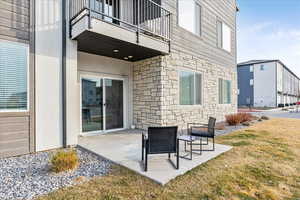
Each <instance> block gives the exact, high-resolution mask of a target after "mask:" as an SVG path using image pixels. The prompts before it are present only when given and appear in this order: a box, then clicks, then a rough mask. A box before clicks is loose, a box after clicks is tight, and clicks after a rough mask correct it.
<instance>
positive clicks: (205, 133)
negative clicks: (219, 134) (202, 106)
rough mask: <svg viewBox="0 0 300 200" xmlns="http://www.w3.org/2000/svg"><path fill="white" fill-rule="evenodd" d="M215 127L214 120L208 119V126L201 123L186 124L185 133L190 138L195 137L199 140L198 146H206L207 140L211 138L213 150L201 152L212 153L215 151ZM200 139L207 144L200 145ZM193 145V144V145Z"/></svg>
mask: <svg viewBox="0 0 300 200" xmlns="http://www.w3.org/2000/svg"><path fill="white" fill-rule="evenodd" d="M215 126H216V118H213V117H210V118H209V120H208V124H202V123H188V125H187V131H188V134H189V135H191V136H195V137H198V138H200V144H198V145H208V144H209V143H208V139H209V138H211V139H212V141H213V149H209V150H203V149H202V148H200V149H201V151H214V150H215ZM202 138H206V139H207V143H204V144H203V143H202ZM193 145H195V144H193Z"/></svg>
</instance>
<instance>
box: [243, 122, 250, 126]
mask: <svg viewBox="0 0 300 200" xmlns="http://www.w3.org/2000/svg"><path fill="white" fill-rule="evenodd" d="M242 125H243V126H250V125H251V123H250V122H243V123H242Z"/></svg>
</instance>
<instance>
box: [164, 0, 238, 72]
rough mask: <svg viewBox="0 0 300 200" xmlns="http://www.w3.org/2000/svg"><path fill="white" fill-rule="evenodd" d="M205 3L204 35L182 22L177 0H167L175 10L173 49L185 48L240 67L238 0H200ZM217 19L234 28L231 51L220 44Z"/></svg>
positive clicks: (203, 8) (198, 1)
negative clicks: (238, 52) (237, 37)
mask: <svg viewBox="0 0 300 200" xmlns="http://www.w3.org/2000/svg"><path fill="white" fill-rule="evenodd" d="M196 2H197V3H198V4H199V5H200V6H201V17H202V19H201V20H202V21H201V26H202V27H201V36H198V35H196V34H193V33H191V32H189V31H187V30H185V29H183V28H181V27H179V26H178V22H177V0H165V1H163V4H162V5H163V6H164V7H166V8H167V9H168V10H169V11H171V12H172V14H173V17H172V27H171V28H172V29H171V31H172V43H171V51H181V52H184V53H187V54H190V55H192V56H196V57H199V58H201V59H204V60H207V61H209V62H210V63H213V64H218V65H221V66H224V67H236V2H235V0H217V1H212V0H197V1H196ZM217 20H220V21H222V22H224V23H226V24H227V25H228V26H229V27H230V28H231V52H227V51H225V50H223V49H221V48H218V47H217Z"/></svg>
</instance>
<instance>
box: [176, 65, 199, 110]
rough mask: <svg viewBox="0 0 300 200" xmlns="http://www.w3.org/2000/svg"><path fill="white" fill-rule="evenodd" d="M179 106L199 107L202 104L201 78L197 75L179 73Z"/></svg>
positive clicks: (193, 73) (185, 72) (184, 72)
mask: <svg viewBox="0 0 300 200" xmlns="http://www.w3.org/2000/svg"><path fill="white" fill-rule="evenodd" d="M179 85H180V86H179V103H180V105H200V104H201V103H202V91H201V90H202V76H201V74H199V73H195V72H187V71H181V72H179Z"/></svg>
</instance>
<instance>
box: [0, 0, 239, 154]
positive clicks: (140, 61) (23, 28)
mask: <svg viewBox="0 0 300 200" xmlns="http://www.w3.org/2000/svg"><path fill="white" fill-rule="evenodd" d="M0 5H1V6H0V13H3V15H0V18H1V20H4V21H5V23H2V24H0V53H1V54H3V55H4V56H3V57H1V58H5V59H6V61H9V62H0V119H1V122H0V138H1V139H2V141H1V144H3V145H0V157H3V156H11V155H18V154H25V153H30V152H35V151H42V150H48V149H53V148H59V147H63V146H68V145H76V144H77V140H78V137H79V136H89V135H94V134H103V133H109V132H112V131H117V130H122V129H130V128H139V129H140V128H142V129H147V127H149V126H168V125H178V126H179V127H180V128H181V129H184V128H185V127H186V123H187V122H206V121H207V119H208V117H209V116H214V117H216V118H217V120H218V121H222V120H224V116H225V115H226V114H230V113H235V112H236V111H237V71H236V70H237V69H236V11H237V7H236V2H235V0H219V1H211V0H201V1H200V0H153V1H151V0H89V1H84V0H68V1H60V0H41V1H37V0H21V1H18V2H15V1H1V2H0ZM5 13H6V14H7V13H10V14H11V15H6V14H5ZM11 16H15V17H11ZM6 22H7V23H6ZM9 22H13V23H9ZM3 24H6V25H3ZM14 55H17V58H18V59H16V57H15V56H14ZM11 63H12V64H11ZM1 70H2V71H3V72H5V73H1V72H2V71H1ZM15 72H17V73H15ZM13 74H17V75H15V76H13ZM4 79H5V80H6V81H5V82H4V81H2V82H1V80H4ZM12 79H14V80H16V81H12ZM24 85H25V86H24ZM11 88H14V89H11ZM2 91H8V92H6V93H4V92H2Z"/></svg>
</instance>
